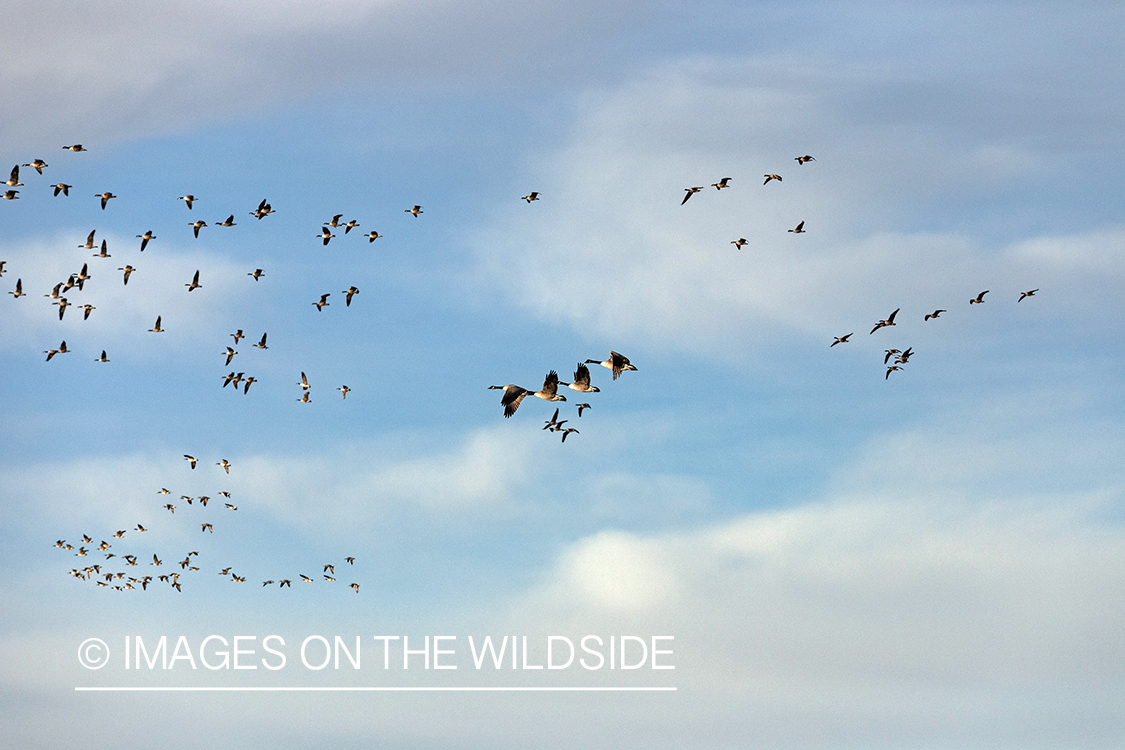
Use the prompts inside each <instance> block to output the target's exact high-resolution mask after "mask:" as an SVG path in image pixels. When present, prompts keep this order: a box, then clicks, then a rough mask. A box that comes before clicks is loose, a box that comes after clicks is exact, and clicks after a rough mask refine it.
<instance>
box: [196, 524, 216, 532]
mask: <svg viewBox="0 0 1125 750" xmlns="http://www.w3.org/2000/svg"><path fill="white" fill-rule="evenodd" d="M199 531H200V533H202V532H204V531H209V532H211V533H212V534H214V533H215V527H214V526H212V525H211V524H209V523H201V524H199Z"/></svg>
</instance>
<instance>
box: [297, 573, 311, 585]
mask: <svg viewBox="0 0 1125 750" xmlns="http://www.w3.org/2000/svg"><path fill="white" fill-rule="evenodd" d="M297 575H299V576H301V580H302V581H304V582H305V583H312V582H313V580H312V579H311V578H309V577H308V576H307V575H305V574H304V573H298V574H297Z"/></svg>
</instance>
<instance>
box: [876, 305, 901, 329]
mask: <svg viewBox="0 0 1125 750" xmlns="http://www.w3.org/2000/svg"><path fill="white" fill-rule="evenodd" d="M901 309H902V308H901V307H899V308H895V311H894V312H893V313H891V314H890V315H888V316H887V318H886V320H880V321H879V322H878V323H876V324H875V327H874V328H872V329H871V333H875V332H876V331H878V330H879V329H880V328H886V327H887V326H893V325H894V324H895V316H896V315H898V311H899V310H901Z"/></svg>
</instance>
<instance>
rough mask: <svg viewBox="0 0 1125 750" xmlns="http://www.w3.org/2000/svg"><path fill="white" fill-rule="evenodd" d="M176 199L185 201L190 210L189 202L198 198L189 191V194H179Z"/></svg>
mask: <svg viewBox="0 0 1125 750" xmlns="http://www.w3.org/2000/svg"><path fill="white" fill-rule="evenodd" d="M176 200H178V201H183V202H185V203H187V207H188V210H189V211H190V210H191V204H192V203H193V202H195V201H197V200H199V199H198V198H196V197H195V196H194V195H191V194H190V193H189V194H187V195H181V196H180V197H179V198H177V199H176Z"/></svg>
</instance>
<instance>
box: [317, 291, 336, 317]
mask: <svg viewBox="0 0 1125 750" xmlns="http://www.w3.org/2000/svg"><path fill="white" fill-rule="evenodd" d="M331 294H332V293H331V292H329V293H328V294H322V295H320V302H313V303H312V304H313V305H315V306H316V311H317V312H320V311H321V310H322V309H324V308H325V307H329V304H328V297H329V296H330V295H331Z"/></svg>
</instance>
